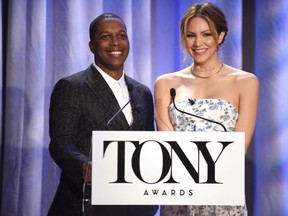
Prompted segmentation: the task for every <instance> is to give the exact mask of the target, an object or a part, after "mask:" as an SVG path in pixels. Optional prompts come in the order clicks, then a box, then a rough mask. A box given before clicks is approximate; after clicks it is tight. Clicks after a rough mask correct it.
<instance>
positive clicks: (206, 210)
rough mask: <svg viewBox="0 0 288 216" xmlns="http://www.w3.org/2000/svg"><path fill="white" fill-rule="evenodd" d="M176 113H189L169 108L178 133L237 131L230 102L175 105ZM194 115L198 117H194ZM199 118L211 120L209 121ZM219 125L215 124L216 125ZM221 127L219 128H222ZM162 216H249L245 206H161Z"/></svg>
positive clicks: (186, 101) (221, 100)
mask: <svg viewBox="0 0 288 216" xmlns="http://www.w3.org/2000/svg"><path fill="white" fill-rule="evenodd" d="M175 105H176V107H177V109H179V110H181V111H183V112H185V113H187V114H185V113H183V112H179V111H177V110H176V108H175V107H174V105H173V103H172V104H171V105H170V106H169V118H170V121H171V123H172V125H173V128H174V130H175V131H199V132H200V131H203V132H204V131H205V132H212V131H224V128H223V127H222V126H221V124H222V125H223V126H224V127H225V128H226V130H227V131H230V132H232V131H235V126H236V122H237V119H238V111H237V108H236V107H234V106H233V104H232V103H231V102H229V101H226V100H223V99H212V98H209V99H194V100H190V99H186V100H180V101H176V102H175ZM191 114H193V115H196V116H197V117H194V116H191ZM199 117H202V118H205V119H209V120H210V121H207V120H204V119H201V118H199ZM211 121H214V122H217V123H214V122H211ZM219 123H220V124H219ZM160 215H161V216H175V215H178V216H211V215H213V216H229V215H235V216H236V215H237V216H247V208H246V205H245V206H223V205H217V206H216V205H214V206H213V205H198V206H195V205H190V206H179V205H169V206H167V205H166V206H165V205H164V206H161V211H160Z"/></svg>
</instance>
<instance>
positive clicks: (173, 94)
mask: <svg viewBox="0 0 288 216" xmlns="http://www.w3.org/2000/svg"><path fill="white" fill-rule="evenodd" d="M170 96H171V97H172V102H173V106H174V108H175V109H176V110H177V111H178V112H181V113H184V114H187V115H190V116H193V117H196V118H200V119H203V120H205V121H208V122H212V123H214V124H218V125H220V126H221V127H222V128H223V129H224V131H225V132H227V129H226V127H225V126H224V125H223V124H221V123H220V122H216V121H213V120H211V119H207V118H204V117H201V116H197V115H194V114H192V113H188V112H185V111H183V110H179V109H178V108H177V106H176V104H175V96H176V90H175V88H171V89H170ZM192 101H193V100H189V102H190V103H191V105H194V103H195V102H194V101H193V102H192Z"/></svg>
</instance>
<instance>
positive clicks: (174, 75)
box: [155, 68, 187, 83]
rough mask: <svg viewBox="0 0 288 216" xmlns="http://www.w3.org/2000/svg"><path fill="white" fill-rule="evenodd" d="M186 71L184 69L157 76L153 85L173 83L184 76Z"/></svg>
mask: <svg viewBox="0 0 288 216" xmlns="http://www.w3.org/2000/svg"><path fill="white" fill-rule="evenodd" d="M186 71H187V69H186V68H184V69H182V70H179V71H175V72H171V73H166V74H162V75H160V76H158V77H157V78H156V80H155V83H157V82H175V81H177V80H179V79H181V78H183V77H184V76H185V73H186Z"/></svg>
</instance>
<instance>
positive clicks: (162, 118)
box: [154, 75, 173, 131]
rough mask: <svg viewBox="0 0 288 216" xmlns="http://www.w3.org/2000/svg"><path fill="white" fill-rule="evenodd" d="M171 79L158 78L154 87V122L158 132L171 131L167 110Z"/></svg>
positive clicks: (167, 77)
mask: <svg viewBox="0 0 288 216" xmlns="http://www.w3.org/2000/svg"><path fill="white" fill-rule="evenodd" d="M172 87H173V86H171V78H169V76H168V75H162V76H160V77H158V78H157V79H156V81H155V85H154V104H155V120H156V127H157V130H158V131H173V126H172V124H171V122H170V119H169V114H168V108H169V105H170V103H171V97H170V88H172Z"/></svg>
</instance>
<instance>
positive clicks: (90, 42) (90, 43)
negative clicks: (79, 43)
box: [88, 41, 94, 54]
mask: <svg viewBox="0 0 288 216" xmlns="http://www.w3.org/2000/svg"><path fill="white" fill-rule="evenodd" d="M88 45H89V48H90V50H91V52H92V53H93V54H94V45H93V43H92V41H89V44H88Z"/></svg>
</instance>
